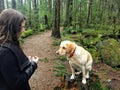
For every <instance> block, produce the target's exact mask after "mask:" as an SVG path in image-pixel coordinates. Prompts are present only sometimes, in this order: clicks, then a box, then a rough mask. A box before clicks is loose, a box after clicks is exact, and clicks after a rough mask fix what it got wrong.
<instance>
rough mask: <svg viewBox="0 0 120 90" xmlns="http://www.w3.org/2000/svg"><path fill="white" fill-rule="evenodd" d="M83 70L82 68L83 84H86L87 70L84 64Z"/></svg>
mask: <svg viewBox="0 0 120 90" xmlns="http://www.w3.org/2000/svg"><path fill="white" fill-rule="evenodd" d="M81 70H82V75H83V76H82V83H83V84H86V74H85V73H86V72H85V66H84V65H83V66H82V67H81Z"/></svg>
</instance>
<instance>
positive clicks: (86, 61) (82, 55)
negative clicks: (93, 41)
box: [56, 40, 93, 84]
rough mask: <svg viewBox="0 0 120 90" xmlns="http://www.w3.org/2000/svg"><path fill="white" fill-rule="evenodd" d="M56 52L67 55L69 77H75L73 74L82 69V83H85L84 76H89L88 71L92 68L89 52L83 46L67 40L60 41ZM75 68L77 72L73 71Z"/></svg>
mask: <svg viewBox="0 0 120 90" xmlns="http://www.w3.org/2000/svg"><path fill="white" fill-rule="evenodd" d="M56 54H59V55H65V56H67V58H68V60H69V64H70V68H71V70H72V75H71V79H75V74H79V73H80V72H81V71H82V83H83V84H86V78H89V71H91V69H92V63H93V59H92V56H91V54H90V53H89V52H88V51H87V50H85V49H84V48H83V47H81V46H78V45H77V44H76V43H74V42H71V41H69V40H66V41H62V42H61V44H60V48H59V49H58V50H57V51H56ZM75 69H77V70H79V72H77V73H75Z"/></svg>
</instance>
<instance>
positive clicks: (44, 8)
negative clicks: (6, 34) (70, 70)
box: [0, 0, 120, 90]
mask: <svg viewBox="0 0 120 90" xmlns="http://www.w3.org/2000/svg"><path fill="white" fill-rule="evenodd" d="M6 8H13V9H16V10H18V11H20V12H21V13H22V14H23V15H25V16H26V18H27V23H26V31H25V32H24V33H23V34H22V37H21V39H20V41H21V42H24V39H25V38H27V37H28V36H32V35H34V34H35V35H36V34H39V32H45V31H46V30H47V31H49V30H51V34H50V35H51V37H53V38H54V39H55V41H54V42H53V44H52V45H53V46H54V47H56V46H59V44H60V42H61V41H62V40H66V39H69V40H72V41H74V42H76V43H77V44H78V45H81V46H83V47H84V48H85V49H87V50H88V51H89V52H91V54H92V56H93V59H94V64H95V65H96V66H97V65H101V63H104V64H105V65H107V66H109V67H110V68H111V70H113V71H114V70H115V73H116V75H117V77H116V76H115V77H116V78H112V79H107V80H108V81H107V80H106V81H104V80H105V78H104V79H102V80H100V83H99V84H100V85H98V83H97V84H95V83H92V85H93V84H95V85H96V86H98V87H95V88H93V87H94V85H93V87H92V89H90V88H89V89H88V88H86V86H85V87H83V88H84V89H82V88H80V89H66V90H120V86H119V84H120V60H119V59H120V53H119V52H120V0H0V12H2V10H4V9H6ZM58 59H60V61H64V60H63V59H66V58H65V57H59V58H58ZM60 63H62V62H59V65H58V63H57V65H58V66H59V67H58V68H56V69H57V70H56V71H57V74H56V76H62V75H64V74H66V70H64V69H65V67H64V66H63V65H61V64H60ZM96 66H95V67H94V68H95V69H96ZM101 67H102V66H101ZM61 69H63V70H61ZM103 71H104V70H103ZM106 72H107V69H106ZM96 74H97V75H98V77H99V78H102V77H103V76H102V75H101V76H100V73H98V72H95V75H96ZM111 75H112V74H111ZM109 76H110V75H109ZM98 77H97V78H98ZM106 77H107V76H106ZM105 82H107V83H105ZM110 83H114V84H113V85H111V84H110ZM78 84H79V83H78ZM89 84H90V81H89ZM78 86H81V84H80V85H78ZM88 86H91V85H88ZM115 86H116V87H115ZM59 88H61V87H59ZM62 88H63V89H58V87H57V89H56V88H54V89H55V90H65V89H64V88H65V87H62ZM96 88H97V89H96ZM98 88H99V89H98ZM33 90H37V89H33ZM40 90H41V89H40ZM43 90H45V89H43Z"/></svg>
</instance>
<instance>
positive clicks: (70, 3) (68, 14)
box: [64, 0, 73, 27]
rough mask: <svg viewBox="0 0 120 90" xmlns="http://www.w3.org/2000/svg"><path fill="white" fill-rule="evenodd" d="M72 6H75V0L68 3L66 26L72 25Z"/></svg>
mask: <svg viewBox="0 0 120 90" xmlns="http://www.w3.org/2000/svg"><path fill="white" fill-rule="evenodd" d="M72 6H73V0H67V2H66V21H65V24H64V26H65V27H67V26H70V25H72V13H71V12H72Z"/></svg>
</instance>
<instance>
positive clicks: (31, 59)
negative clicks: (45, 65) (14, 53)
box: [28, 56, 39, 63]
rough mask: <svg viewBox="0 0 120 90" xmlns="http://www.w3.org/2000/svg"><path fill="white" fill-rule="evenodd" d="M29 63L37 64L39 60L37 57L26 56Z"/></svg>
mask: <svg viewBox="0 0 120 90" xmlns="http://www.w3.org/2000/svg"><path fill="white" fill-rule="evenodd" d="M28 58H29V60H30V61H34V62H36V63H37V62H38V60H39V58H38V57H37V56H28Z"/></svg>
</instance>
